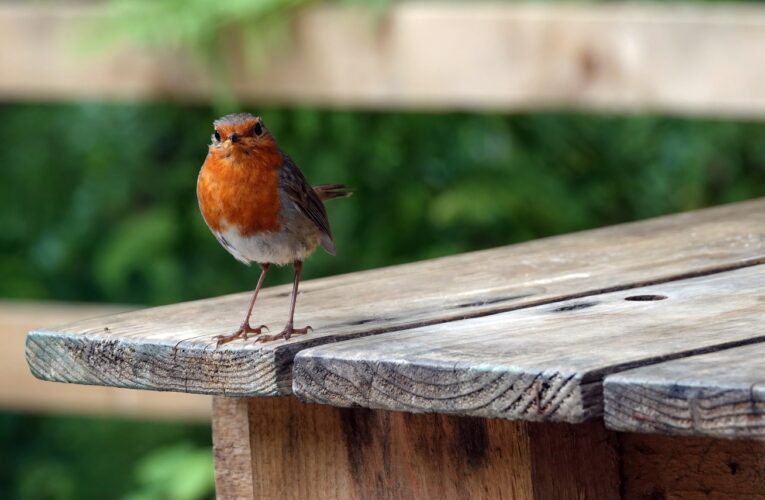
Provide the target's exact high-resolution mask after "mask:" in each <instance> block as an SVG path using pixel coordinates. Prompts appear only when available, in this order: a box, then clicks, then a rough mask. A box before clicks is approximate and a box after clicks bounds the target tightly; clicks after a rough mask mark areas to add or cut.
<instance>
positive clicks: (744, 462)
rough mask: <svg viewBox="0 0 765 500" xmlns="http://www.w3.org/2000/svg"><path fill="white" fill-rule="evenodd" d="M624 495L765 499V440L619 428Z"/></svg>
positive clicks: (624, 496)
mask: <svg viewBox="0 0 765 500" xmlns="http://www.w3.org/2000/svg"><path fill="white" fill-rule="evenodd" d="M618 439H619V453H620V458H621V466H620V469H621V480H622V484H621V492H622V495H621V497H620V498H642V499H657V500H658V499H665V498H666V499H669V498H698V499H701V498H703V499H708V500H713V499H718V500H727V499H733V498H741V499H744V498H746V499H752V500H755V499H756V500H762V499H765V443H763V442H759V441H731V440H727V439H711V438H693V437H683V438H679V437H672V436H652V435H643V434H621V433H620V434H618Z"/></svg>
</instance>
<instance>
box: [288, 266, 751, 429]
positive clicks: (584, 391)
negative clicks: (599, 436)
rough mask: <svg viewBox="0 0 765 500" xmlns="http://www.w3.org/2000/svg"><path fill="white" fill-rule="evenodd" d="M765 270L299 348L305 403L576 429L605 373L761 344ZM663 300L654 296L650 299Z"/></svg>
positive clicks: (591, 412)
mask: <svg viewBox="0 0 765 500" xmlns="http://www.w3.org/2000/svg"><path fill="white" fill-rule="evenodd" d="M764 290H765V266H763V265H760V266H753V267H749V268H746V269H739V270H735V271H729V272H724V273H718V274H714V275H708V276H703V277H697V278H691V279H686V280H680V281H675V282H671V283H664V284H660V285H653V286H648V287H643V288H636V289H632V290H626V291H619V292H612V293H606V294H599V295H593V296H589V297H586V298H581V299H575V300H569V301H565V302H557V303H555V304H549V305H544V306H538V307H533V308H527V309H521V310H516V311H511V312H508V313H501V314H495V315H491V316H485V317H481V318H472V319H469V320H464V321H454V322H450V323H442V324H438V325H431V326H426V327H421V328H417V329H412V330H408V331H403V332H395V333H388V334H384V335H377V336H374V337H367V338H363V339H356V340H350V341H347V342H339V343H337V344H331V345H326V346H321V347H315V348H312V349H307V350H304V351H302V352H300V353H299V354H298V355H297V357H296V358H295V364H294V384H293V389H294V392H295V394H296V395H298V396H299V397H301V398H304V399H306V400H309V401H316V402H321V403H328V404H332V405H337V406H350V405H361V406H365V407H373V408H385V409H390V410H404V411H434V412H443V413H452V414H459V415H475V416H483V417H501V418H512V419H526V420H540V421H542V420H549V421H568V422H580V421H583V420H586V419H588V418H590V417H593V416H597V415H600V414H601V411H602V392H601V390H602V387H601V383H602V379H603V377H604V375H606V374H609V373H614V372H616V371H620V370H624V369H627V368H630V367H635V366H639V365H644V364H649V363H656V362H658V361H662V360H666V359H672V358H678V357H682V356H687V355H690V354H693V353H699V352H706V351H711V350H717V349H723V348H726V347H731V346H734V345H740V344H744V343H752V342H762V341H765V301H763V300H762V294H763V291H764ZM652 299H659V300H652Z"/></svg>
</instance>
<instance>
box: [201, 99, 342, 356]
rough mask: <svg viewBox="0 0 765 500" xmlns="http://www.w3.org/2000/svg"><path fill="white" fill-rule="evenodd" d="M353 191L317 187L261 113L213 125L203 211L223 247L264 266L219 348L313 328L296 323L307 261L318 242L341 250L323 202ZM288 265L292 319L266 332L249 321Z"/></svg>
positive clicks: (232, 116)
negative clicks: (273, 276)
mask: <svg viewBox="0 0 765 500" xmlns="http://www.w3.org/2000/svg"><path fill="white" fill-rule="evenodd" d="M351 194H352V193H351V191H350V190H349V189H348V188H347V187H346V186H344V185H342V184H323V185H319V186H315V187H312V186H311V185H310V184H309V183H308V181H307V180H306V177H305V175H303V172H302V171H301V170H300V168H299V167H298V166H297V165H296V164H295V162H294V161H293V160H292V158H290V157H289V156H288V155H287V154H286V153H285V152H284V151H282V149H281V148H280V147H279V145H278V144H277V142H276V139H275V138H274V136H273V134H271V132H270V131H269V130H268V129H267V128H266V125H265V124H264V123H263V119H262V118H261V117H259V116H254V115H252V114H250V113H234V114H229V115H226V116H223V117H221V118H218V119H217V120H215V121H214V122H213V134H212V137H211V142H210V145H209V146H208V151H207V157H206V158H205V161H204V163H203V165H202V168H201V170H200V171H199V176H198V178H197V200H198V202H199V209H200V211H201V213H202V218H203V219H204V221H205V223H206V224H207V226H208V227H209V228H210V231H212V233H213V235H214V236H215V238H216V239H217V240H218V242H219V243H220V244H221V245H222V246H223V248H225V249H226V250H227V251H228V252H229V253H230V254H231V255H232V256H233V257H234V258H235V259H237V260H238V261H240V262H242V263H244V264H247V265H250V264H251V263H253V262H255V263H257V264H258V265H260V268H261V272H260V277H259V278H258V282H257V284H256V285H255V290H254V292H253V294H252V299H251V300H250V304H249V307H248V308H247V312H246V314H245V317H244V321H242V324H241V325H240V326H239V328H238V329H237V330H235V331H234V332H233V333H231V334H230V335H216V336H215V337H213V340H215V341H217V344H216V345H217V346H220V345H222V344H225V343H227V342H231V341H233V340H236V339H240V338H241V339H244V340H247V339H248V338H249V337H248V336H249V335H250V334H254V335H256V342H269V341H273V340H277V339H284V340H288V339H289V338H290V337H291V336H293V335H305V334H307V333H308V332H309V331H310V330H312V328H311V327H310V326H306V327H302V328H296V327H295V326H294V319H295V304H296V302H297V295H298V286H299V284H300V273H301V271H302V268H303V261H304V260H305V259H306V258H307V257H308V256H309V255H311V254H312V253H313V251H314V250H315V249H316V248H317V247H318V246H321V247H322V248H323V249H324V250H325V251H326V252H327V253H329V254H330V255H335V253H336V248H335V243H334V241H333V239H332V230H331V229H330V225H329V219H328V217H327V211H326V208H325V207H324V201H326V200H331V199H334V198H343V197H347V196H350V195H351ZM287 264H292V265H293V267H294V279H293V282H292V294H291V295H290V308H289V318H288V320H287V323H286V325H285V326H284V329H283V330H282V331H281V332H280V333H275V334H265V333H264V332H263V330H264V329H265V330H268V327H267V326H266V325H260V326H255V327H253V326H252V325H251V324H250V318H251V316H252V311H253V308H254V307H255V301H256V300H257V298H258V292H259V291H260V289H261V287H262V286H263V282H264V281H265V278H266V274H267V273H268V269H269V267H270V266H271V265H279V266H282V265H287Z"/></svg>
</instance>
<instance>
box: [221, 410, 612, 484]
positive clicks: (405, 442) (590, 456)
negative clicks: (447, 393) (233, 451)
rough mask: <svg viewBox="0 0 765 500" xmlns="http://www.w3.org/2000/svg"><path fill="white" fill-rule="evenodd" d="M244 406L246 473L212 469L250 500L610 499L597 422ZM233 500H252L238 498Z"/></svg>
mask: <svg viewBox="0 0 765 500" xmlns="http://www.w3.org/2000/svg"><path fill="white" fill-rule="evenodd" d="M247 400H248V401H249V419H250V420H249V422H250V424H249V433H250V441H249V442H246V441H242V440H241V439H237V440H235V441H231V442H232V444H234V445H235V446H238V447H239V449H240V450H242V451H241V453H240V456H242V457H243V456H245V455H246V454H247V453H251V457H252V469H251V470H249V471H243V470H241V468H240V467H239V466H237V467H236V470H237V471H239V472H238V474H239V478H238V479H235V478H234V477H233V474H232V473H230V472H229V471H228V467H227V466H226V464H223V463H217V464H216V468H219V469H221V470H224V471H225V473H226V474H228V478H229V480H231V481H234V480H236V481H238V482H240V483H245V482H247V481H249V480H252V484H253V495H254V498H285V499H293V498H295V499H303V498H327V499H345V498H357V499H387V498H390V499H398V498H448V499H451V498H479V499H482V498H486V499H490V498H491V499H493V498H517V499H527V498H539V499H546V498H556V499H569V498H570V499H579V498H614V497H615V496H616V495H617V494H618V480H619V479H618V460H617V454H616V438H615V436H614V435H613V434H612V433H608V432H606V431H605V429H604V427H603V425H602V423H597V424H586V425H576V426H572V425H562V424H552V425H538V424H528V423H522V422H508V421H501V420H482V419H475V418H457V417H449V416H444V415H412V414H406V413H391V412H385V411H373V410H366V409H340V408H332V407H328V406H321V405H310V404H305V403H301V402H299V401H297V400H296V399H295V398H292V397H280V398H265V399H262V398H261V399H256V398H248V399H247ZM237 404H238V403H237ZM240 414H241V413H240ZM221 415H223V413H222V412H221ZM215 421H218V409H217V406H216V415H215ZM245 428H246V427H245ZM215 432H216V433H217V432H218V431H215ZM227 441H229V440H228V439H227ZM216 442H217V438H216ZM227 491H231V490H227ZM242 491H245V490H242ZM218 497H219V498H226V497H227V494H225V495H223V496H221V490H220V489H219V490H218ZM238 498H251V497H250V496H246V495H245V494H244V493H242V495H241V496H239V497H238Z"/></svg>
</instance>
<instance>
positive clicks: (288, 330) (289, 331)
mask: <svg viewBox="0 0 765 500" xmlns="http://www.w3.org/2000/svg"><path fill="white" fill-rule="evenodd" d="M309 331H313V327H311V326H306V327H303V328H295V327H293V326H292V325H290V324H288V325H287V326H285V327H284V330H282V331H281V332H280V333H275V334H273V335H259V336H258V338H256V339H255V342H271V341H273V340H279V339H284V340H289V338H290V337H291V336H293V335H306V334H308V332H309Z"/></svg>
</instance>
